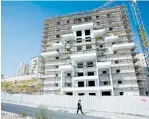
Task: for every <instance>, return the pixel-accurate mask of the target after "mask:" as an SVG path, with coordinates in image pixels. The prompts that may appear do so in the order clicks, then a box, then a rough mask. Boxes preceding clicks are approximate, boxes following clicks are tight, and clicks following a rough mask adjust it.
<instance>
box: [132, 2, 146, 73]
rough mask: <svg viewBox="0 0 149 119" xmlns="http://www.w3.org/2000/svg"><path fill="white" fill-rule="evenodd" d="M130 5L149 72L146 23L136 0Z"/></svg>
mask: <svg viewBox="0 0 149 119" xmlns="http://www.w3.org/2000/svg"><path fill="white" fill-rule="evenodd" d="M130 7H131V10H132V14H133V17H134V19H135V22H136V25H137V31H138V35H139V38H140V42H141V45H142V50H143V53H144V56H145V60H146V64H147V71H148V72H149V41H148V38H147V35H146V31H145V28H144V24H143V21H142V18H141V15H140V11H139V7H138V5H137V2H136V0H133V1H131V2H130Z"/></svg>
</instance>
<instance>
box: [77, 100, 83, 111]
mask: <svg viewBox="0 0 149 119" xmlns="http://www.w3.org/2000/svg"><path fill="white" fill-rule="evenodd" d="M79 110H80V111H81V113H82V114H83V112H82V105H81V100H79V101H78V109H77V114H78V111H79Z"/></svg>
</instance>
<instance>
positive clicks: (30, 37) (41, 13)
mask: <svg viewBox="0 0 149 119" xmlns="http://www.w3.org/2000/svg"><path fill="white" fill-rule="evenodd" d="M103 3H105V2H99V1H94V2H75V1H74V2H50V1H49V2H2V41H1V44H2V63H1V64H2V74H4V75H7V76H12V75H13V74H14V73H15V72H16V70H17V67H18V66H19V64H20V62H22V61H23V62H27V63H30V59H31V58H32V57H34V56H38V55H39V54H40V45H41V43H40V41H41V40H42V35H43V33H42V32H43V21H44V19H45V18H47V17H55V16H57V15H65V14H68V13H74V12H79V11H86V10H93V9H95V8H98V7H99V6H101V5H102V4H103ZM118 4H122V2H115V3H112V4H111V6H113V5H118ZM126 4H127V3H126ZM127 6H128V11H130V9H129V5H128V4H127ZM138 6H139V8H140V12H141V16H142V19H143V22H144V25H145V28H146V32H147V35H148V37H149V2H138ZM129 15H130V20H131V23H132V26H133V31H134V34H135V38H136V41H137V45H138V46H139V50H140V51H141V48H140V43H139V40H138V36H137V35H136V34H137V33H136V27H134V26H135V25H134V21H133V18H132V13H131V12H129Z"/></svg>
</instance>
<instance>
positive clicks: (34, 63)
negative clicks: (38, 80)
mask: <svg viewBox="0 0 149 119" xmlns="http://www.w3.org/2000/svg"><path fill="white" fill-rule="evenodd" d="M38 66H39V57H34V58H32V59H31V64H30V70H29V73H30V74H38Z"/></svg>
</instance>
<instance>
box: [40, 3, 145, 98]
mask: <svg viewBox="0 0 149 119" xmlns="http://www.w3.org/2000/svg"><path fill="white" fill-rule="evenodd" d="M43 33H44V36H43V40H42V41H41V42H42V45H41V57H42V58H43V60H42V62H41V63H42V66H43V65H44V68H42V70H39V72H40V76H39V77H40V79H41V82H40V84H41V85H42V88H41V94H67V95H98V96H110V95H113V96H119V95H143V94H144V92H145V89H144V90H142V88H141V87H144V85H141V84H140V85H138V77H139V75H140V74H139V73H137V66H136V65H135V62H136V61H137V59H136V58H134V56H135V55H136V52H135V48H136V47H135V42H134V41H133V40H132V31H131V27H130V24H129V19H128V16H127V10H126V7H125V6H123V5H122V6H116V7H112V8H108V9H103V10H93V11H88V12H81V13H76V14H71V15H66V16H59V17H56V18H48V19H45V21H44V31H43ZM140 88H141V90H140Z"/></svg>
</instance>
